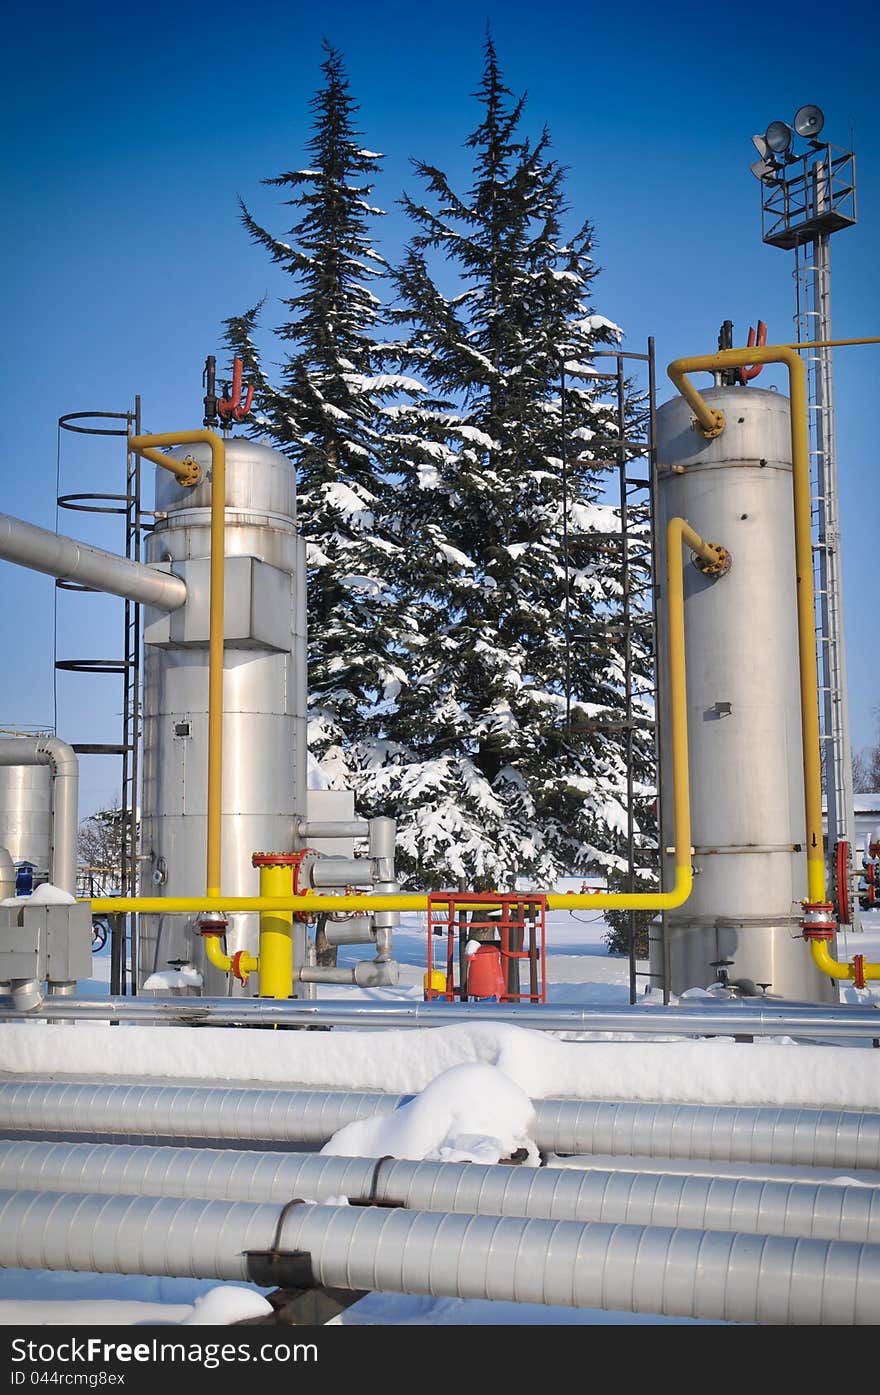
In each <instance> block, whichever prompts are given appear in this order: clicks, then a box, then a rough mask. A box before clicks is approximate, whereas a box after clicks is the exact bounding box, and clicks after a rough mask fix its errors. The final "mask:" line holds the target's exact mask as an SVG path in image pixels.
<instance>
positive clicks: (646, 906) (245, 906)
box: [91, 868, 690, 915]
mask: <svg viewBox="0 0 880 1395" xmlns="http://www.w3.org/2000/svg"><path fill="white" fill-rule="evenodd" d="M676 876H677V884H676V886H675V887H674V888H673V889H672V890H670V891H668V892H634V893H632V894H630V893H629V892H612V891H596V892H592V891H591V892H579V891H566V892H550V893H548V894H547V897H546V900H547V909H548V910H549V911H578V910H584V909H592V910H602V909H604V908H607V907H616V908H618V909H621V908H628V909H631V910H645V911H651V910H655V911H656V910H663V909H664V908H666V909H667V910H671V909H674V908H675V907H676V906H680V905H682V904H683V902H684V901H686V900H687V896H688V892H689V877H690V869H689V868H687V869H680V875H679V874H678V873H677V874H676ZM685 882H687V883H688V885H687V887H686V886H685ZM533 894H536V895H537V894H539V893H533ZM541 894H543V893H541ZM490 904H491V903H489V902H485V901H484V902H481V903H480V908H481V909H482V910H487V909H489V906H490ZM91 905H92V910H93V911H95V912H98V913H104V914H106V913H107V912H110V913H117V912H118V913H121V912H126V913H127V912H129V911H139V912H142V913H143V914H144V915H196V914H197V913H198V912H199V911H225V912H226V913H227V914H229V915H237V914H239V913H240V912H245V911H298V912H301V913H303V914H305V913H306V912H308V913H310V914H313V915H314V914H320V913H323V912H325V911H328V910H329V911H425V910H427V908H428V896H427V893H426V892H415V891H411V892H410V891H398V892H393V893H392V892H387V893H384V892H376V893H372V892H362V893H355V894H352V895H350V896H346V895H342V896H334V897H333V901H332V903H328V900H327V894H322V893H321V892H318V891H310V892H304V893H303V894H302V895H301V896H221V895H220V894H219V893H218V894H216V895H204V896H96V897H94V898H93V899H92V902H91ZM461 905H462V907H463V908H466V909H468V910H473V902H468V901H462V903H461Z"/></svg>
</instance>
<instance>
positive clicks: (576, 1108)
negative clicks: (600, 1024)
mask: <svg viewBox="0 0 880 1395" xmlns="http://www.w3.org/2000/svg"><path fill="white" fill-rule="evenodd" d="M411 1098H412V1096H409V1095H390V1094H378V1093H370V1092H361V1091H345V1092H343V1091H334V1090H302V1089H300V1090H279V1089H273V1088H272V1087H263V1088H262V1089H254V1088H242V1089H230V1088H228V1087H224V1086H204V1085H203V1086H178V1085H117V1084H96V1083H93V1082H90V1083H83V1084H62V1083H60V1082H57V1081H31V1080H22V1081H13V1080H4V1081H0V1111H2V1112H0V1117H2V1119H3V1121H4V1128H5V1131H6V1133H7V1135H8V1133H9V1131H12V1130H14V1131H17V1132H19V1133H28V1134H33V1133H38V1132H47V1133H70V1134H89V1135H100V1134H105V1135H106V1134H108V1133H111V1134H113V1135H115V1136H121V1135H125V1136H127V1137H129V1136H130V1137H133V1138H134V1137H140V1136H149V1137H153V1138H181V1139H182V1138H194V1139H195V1138H202V1139H207V1138H210V1139H238V1140H242V1139H248V1140H253V1139H258V1140H260V1141H263V1142H284V1143H287V1144H290V1143H297V1144H309V1145H313V1144H318V1145H323V1144H324V1143H326V1142H327V1140H328V1139H329V1138H331V1137H332V1135H333V1134H334V1133H337V1132H338V1130H339V1129H341V1128H343V1127H344V1126H345V1125H346V1124H349V1123H351V1122H353V1121H354V1120H356V1119H368V1118H373V1117H375V1116H376V1115H384V1114H391V1113H393V1112H394V1110H395V1109H398V1108H399V1107H400V1106H401V1105H402V1104H405V1103H407V1102H408V1101H409V1100H410V1099H411ZM534 1106H535V1124H534V1139H535V1142H536V1143H537V1145H538V1147H539V1148H540V1149H541V1150H542V1151H543V1152H545V1153H560V1154H583V1153H599V1154H602V1153H604V1154H606V1155H608V1156H620V1155H624V1156H627V1157H639V1156H645V1157H664V1158H674V1157H678V1158H701V1159H714V1160H716V1161H721V1162H765V1163H778V1164H785V1165H792V1166H794V1165H803V1166H806V1167H840V1168H870V1169H872V1170H877V1169H880V1113H870V1112H859V1111H856V1110H837V1109H776V1108H771V1107H768V1106H761V1105H754V1106H734V1105H703V1104H659V1103H646V1102H641V1101H634V1102H623V1101H615V1100H536V1101H535V1102H534Z"/></svg>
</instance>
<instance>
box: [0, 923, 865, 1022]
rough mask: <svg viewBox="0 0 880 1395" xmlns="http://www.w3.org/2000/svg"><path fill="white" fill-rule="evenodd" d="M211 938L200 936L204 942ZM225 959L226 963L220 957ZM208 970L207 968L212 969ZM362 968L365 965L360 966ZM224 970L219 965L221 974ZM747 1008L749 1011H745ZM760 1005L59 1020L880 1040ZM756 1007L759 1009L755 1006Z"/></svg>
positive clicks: (123, 1001)
mask: <svg viewBox="0 0 880 1395" xmlns="http://www.w3.org/2000/svg"><path fill="white" fill-rule="evenodd" d="M212 938H213V939H215V940H216V937H212V936H207V937H206V941H207V942H210V940H211V939H212ZM226 959H228V956H226ZM212 962H213V961H212ZM365 962H367V961H365ZM230 964H231V960H229V961H228V963H226V962H223V961H221V962H220V963H219V964H218V967H220V968H223V969H224V971H226V970H227V969H228V967H229V965H230ZM752 1002H753V1003H754V1006H752V1005H751V1003H752ZM766 1002H767V1000H766V999H763V998H756V999H753V1000H742V999H740V1000H737V1001H736V1002H733V1001H731V1002H725V1003H721V1004H714V1003H713V1004H712V1005H711V1006H707V1007H704V1006H702V1005H701V1004H700V1005H698V1004H690V1005H689V1006H687V1007H682V1006H675V1007H665V1006H664V1007H661V1006H659V1005H657V1006H652V1007H640V1006H631V1005H626V1006H624V1005H623V1004H619V1005H618V1004H612V1005H609V1006H606V1007H603V1008H590V1007H585V1008H581V1007H570V1006H565V1007H553V1006H547V1005H544V1004H538V1005H535V1004H518V1003H504V1004H501V1003H474V1002H470V1003H445V1002H432V1003H424V1002H406V1001H401V1002H361V1003H351V1002H347V1001H344V1000H338V1001H337V1000H335V999H332V998H327V999H322V1000H321V1001H319V1002H302V1001H300V1002H276V1001H271V1000H260V999H252V998H236V999H234V1000H230V999H228V998H78V999H76V1001H74V1002H69V1003H66V1004H64V1005H63V1006H62V1007H61V1008H60V1014H61V1015H62V1016H65V1017H71V1018H79V1019H81V1020H83V1021H92V1022H103V1021H114V1022H116V1021H118V1022H168V1023H180V1024H181V1025H184V1026H186V1025H199V1026H206V1025H214V1026H227V1025H230V1024H242V1025H248V1024H250V1025H259V1024H269V1023H272V1024H274V1023H276V1022H277V1023H279V1024H284V1025H286V1026H303V1027H308V1026H316V1025H318V1026H328V1027H364V1028H369V1029H373V1028H375V1027H394V1028H399V1027H416V1028H424V1027H448V1026H450V1025H452V1024H455V1023H462V1022H467V1023H471V1024H473V1023H475V1022H485V1023H491V1024H493V1025H496V1024H498V1023H507V1024H509V1025H511V1026H517V1027H528V1028H529V1029H530V1030H533V1031H543V1032H630V1033H635V1034H640V1033H641V1034H645V1035H648V1036H661V1035H662V1036H669V1035H684V1036H734V1035H735V1036H780V1035H784V1036H796V1037H818V1038H820V1039H823V1040H824V1039H829V1040H866V1039H870V1038H878V1039H880V1008H877V1007H868V1006H861V1005H856V1004H846V1005H844V1004H841V1006H840V1007H831V1006H828V1007H824V1006H821V1007H820V1006H814V1005H811V1004H808V1005H805V1006H801V1005H798V1004H792V1005H786V1006H785V1007H781V1006H780V1007H776V1006H775V1005H772V1006H766V1005H764V1004H766ZM759 1004H762V1006H759ZM40 1016H41V1013H40V1012H28V1013H24V1012H18V1011H16V1010H15V1009H14V1008H10V1006H9V1004H8V1003H4V1002H3V1000H2V999H0V1020H2V1019H3V1018H8V1019H17V1018H24V1017H27V1018H30V1019H32V1020H34V1019H39V1017H40Z"/></svg>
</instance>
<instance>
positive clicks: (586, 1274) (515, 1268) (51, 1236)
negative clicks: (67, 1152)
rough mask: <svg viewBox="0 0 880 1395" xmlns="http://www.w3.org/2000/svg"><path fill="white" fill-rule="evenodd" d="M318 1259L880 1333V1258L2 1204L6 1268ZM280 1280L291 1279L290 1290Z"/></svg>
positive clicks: (151, 1269) (488, 1230)
mask: <svg viewBox="0 0 880 1395" xmlns="http://www.w3.org/2000/svg"><path fill="white" fill-rule="evenodd" d="M276 1247H277V1250H278V1251H280V1252H281V1254H282V1255H291V1254H293V1253H294V1252H297V1251H298V1252H305V1253H307V1254H308V1255H309V1256H310V1259H311V1265H312V1271H313V1273H314V1276H315V1279H316V1281H317V1282H318V1283H319V1284H322V1285H327V1286H329V1287H332V1288H345V1289H348V1290H350V1291H352V1290H353V1291H371V1290H376V1291H379V1292H384V1293H416V1294H426V1295H430V1296H432V1297H437V1298H466V1299H495V1300H502V1301H506V1302H518V1303H543V1304H549V1305H559V1306H564V1307H568V1308H601V1309H604V1310H606V1311H625V1312H638V1313H663V1314H666V1315H669V1316H678V1317H690V1318H703V1319H708V1320H713V1321H718V1320H720V1321H731V1322H748V1323H766V1324H773V1325H786V1326H790V1325H809V1326H820V1325H826V1324H828V1325H830V1324H839V1325H846V1326H852V1325H855V1324H872V1325H873V1324H876V1323H877V1322H878V1321H880V1246H877V1245H862V1244H856V1243H854V1242H853V1241H849V1240H804V1239H800V1238H798V1239H792V1238H787V1237H782V1236H774V1237H772V1238H771V1237H768V1236H754V1235H739V1234H737V1233H734V1232H730V1231H726V1232H725V1231H711V1230H681V1229H676V1228H670V1227H666V1226H633V1225H608V1224H604V1223H603V1222H600V1221H588V1222H586V1223H579V1222H575V1221H548V1220H524V1219H522V1218H521V1217H516V1216H473V1215H456V1214H449V1213H446V1212H425V1211H405V1210H399V1209H397V1208H392V1209H385V1208H377V1207H370V1206H367V1207H360V1206H315V1205H312V1204H309V1203H302V1204H299V1205H294V1206H293V1207H291V1208H290V1210H288V1211H287V1212H286V1214H285V1215H284V1217H283V1220H281V1212H280V1210H279V1207H278V1206H277V1205H270V1204H267V1203H263V1204H258V1205H252V1204H249V1203H246V1202H227V1201H203V1200H190V1201H187V1200H180V1199H178V1198H173V1197H159V1198H156V1197H132V1196H109V1197H108V1196H89V1195H83V1194H80V1193H61V1194H59V1193H56V1192H34V1191H30V1192H2V1193H0V1265H3V1266H5V1267H7V1268H15V1269H46V1268H49V1269H66V1270H80V1271H83V1270H85V1271H86V1272H98V1273H122V1274H132V1273H134V1274H154V1275H179V1276H185V1277H190V1278H218V1279H236V1280H239V1281H241V1280H246V1279H248V1278H250V1276H251V1275H250V1269H249V1260H248V1252H249V1251H257V1252H262V1253H263V1254H265V1252H266V1251H268V1250H270V1249H275V1248H276ZM281 1282H282V1283H283V1282H284V1279H283V1278H282V1280H281Z"/></svg>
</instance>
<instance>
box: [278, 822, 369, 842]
mask: <svg viewBox="0 0 880 1395" xmlns="http://www.w3.org/2000/svg"><path fill="white" fill-rule="evenodd" d="M369 832H370V824H369V821H368V820H367V819H331V820H325V819H298V820H297V823H296V837H297V840H298V841H300V842H306V843H307V842H308V841H309V839H310V838H316V839H317V838H366V837H368V835H369Z"/></svg>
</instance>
